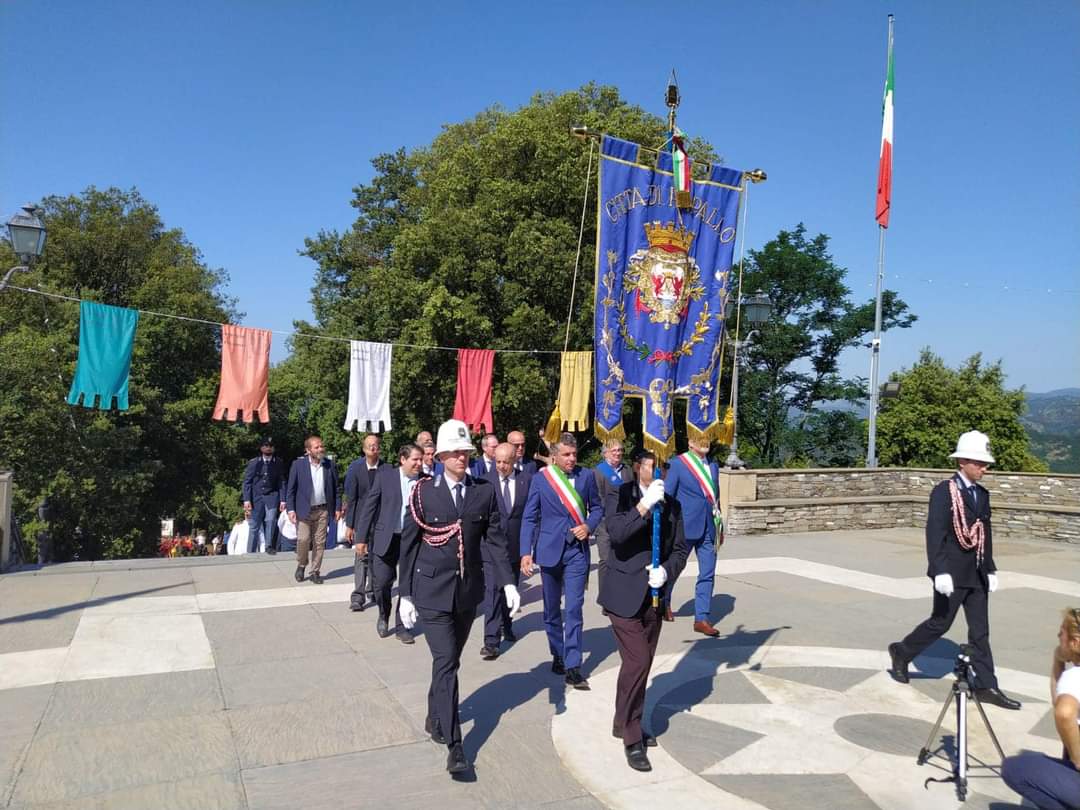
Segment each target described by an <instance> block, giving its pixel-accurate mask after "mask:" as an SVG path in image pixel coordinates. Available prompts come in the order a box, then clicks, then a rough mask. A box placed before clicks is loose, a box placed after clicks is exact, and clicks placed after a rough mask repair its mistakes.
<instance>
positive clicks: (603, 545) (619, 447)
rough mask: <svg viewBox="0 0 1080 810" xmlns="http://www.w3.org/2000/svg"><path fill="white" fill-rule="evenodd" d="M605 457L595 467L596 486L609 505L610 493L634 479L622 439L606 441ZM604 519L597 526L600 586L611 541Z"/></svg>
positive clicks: (605, 502)
mask: <svg viewBox="0 0 1080 810" xmlns="http://www.w3.org/2000/svg"><path fill="white" fill-rule="evenodd" d="M601 455H602V456H603V459H602V460H601V462H600V463H599V464H597V465H596V467H595V468H593V473H594V474H595V475H596V487H597V489H599V490H600V502H601V503H602V504H604V505H605V508H606V506H607V499H608V495H610V494H611V493H612V492H618V491H619V487H621V486H622V485H623V484H626V483H629V482H630V481H633V480H634V473H633V471H632V470H631V469H630V468H629V467H628V466H627V465H625V464H623V444H622V439H608V440H607V441H605V442H604V448H603V450H602V451H601ZM604 524H605V522H604V521H600V525H599V526H597V527H596V556H597V557H598V558H599V559H598V561H597V563H596V578H597V579H598V580H599V581H600V587H601V588H603V585H604V569H605V568H606V567H607V556H608V549H609V548H611V543H610V541H609V540H608V532H607V527H606V526H605V525H604Z"/></svg>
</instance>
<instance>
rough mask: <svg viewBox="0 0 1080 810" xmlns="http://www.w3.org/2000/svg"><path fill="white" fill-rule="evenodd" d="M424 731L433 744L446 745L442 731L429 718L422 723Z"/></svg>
mask: <svg viewBox="0 0 1080 810" xmlns="http://www.w3.org/2000/svg"><path fill="white" fill-rule="evenodd" d="M424 731H425V732H426V733H427V734H428V735H429V736H430V737H431V741H432V742H433V743H437V744H438V745H446V737H444V736H443V733H442V729H441V728H439V725H438V723H435V722H433V721H432V719H431V718H430V717H429V718H427V719H426V720H425V721H424Z"/></svg>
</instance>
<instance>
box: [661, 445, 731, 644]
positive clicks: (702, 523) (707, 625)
mask: <svg viewBox="0 0 1080 810" xmlns="http://www.w3.org/2000/svg"><path fill="white" fill-rule="evenodd" d="M708 453H709V443H708V441H707V440H704V439H691V440H690V450H689V451H688V452H686V453H683V454H682V455H679V456H676V457H675V458H674V459H672V461H671V470H670V471H669V472H668V475H667V479H666V480H665V481H664V487H665V491H666V492H667V494H668V495H670V496H671V497H672V498H675V499H676V500H678V501H679V505H680V506H681V507H682V515H683V525H684V526H685V530H686V544H687V545H688V546H689V547H690V548H692V549H694V554H695V556H696V557H697V563H698V577H697V585H696V586H695V587H694V632H695V633H702V634H703V635H706V636H710V637H712V638H715V637H716V636H719V635H720V631H719V630H717V629H716V628H715V627H713V626H712V623H711V622H710V621H709V618H710V616H709V614H710V612H711V610H712V597H713V580H714V578H715V576H716V546H717V545H719V544H720V543H723V542H724V521H723V517H722V516H721V514H720V505H719V502H718V500H717V499H718V497H719V491H718V490H717V486H716V482H717V480H718V476H719V469H718V468H717V466H716V464H715V463H714V462H711V461H709V458H708ZM672 587H674V583H671V585H669V589H670V588H672Z"/></svg>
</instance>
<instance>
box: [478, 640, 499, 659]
mask: <svg viewBox="0 0 1080 810" xmlns="http://www.w3.org/2000/svg"><path fill="white" fill-rule="evenodd" d="M480 657H481V658H483V659H484V660H485V661H494V660H495V659H496V658H498V657H499V648H498V647H497V646H496V645H494V644H485V645H484V646H483V647H481V648H480Z"/></svg>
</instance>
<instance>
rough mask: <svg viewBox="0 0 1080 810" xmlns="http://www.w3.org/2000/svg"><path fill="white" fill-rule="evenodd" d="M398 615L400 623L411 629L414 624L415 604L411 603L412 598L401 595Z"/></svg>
mask: <svg viewBox="0 0 1080 810" xmlns="http://www.w3.org/2000/svg"><path fill="white" fill-rule="evenodd" d="M398 616H400V617H401V623H402V624H403V625H405V629H406V630H412V629H413V627H415V626H416V618H417V617H416V605H414V604H413V603H412V599H410V598H409V597H407V596H403V597H401V603H400V604H399V605H398Z"/></svg>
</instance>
